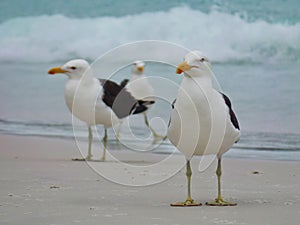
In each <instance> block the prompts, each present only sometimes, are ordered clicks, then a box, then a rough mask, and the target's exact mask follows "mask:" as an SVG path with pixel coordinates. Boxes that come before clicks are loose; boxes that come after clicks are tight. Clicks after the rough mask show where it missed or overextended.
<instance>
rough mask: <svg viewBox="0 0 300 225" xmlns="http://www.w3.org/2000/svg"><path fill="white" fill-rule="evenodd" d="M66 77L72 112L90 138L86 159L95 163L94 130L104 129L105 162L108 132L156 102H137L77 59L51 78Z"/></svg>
mask: <svg viewBox="0 0 300 225" xmlns="http://www.w3.org/2000/svg"><path fill="white" fill-rule="evenodd" d="M59 73H61V74H65V75H67V77H68V81H67V83H66V85H65V101H66V105H67V106H68V109H69V110H70V112H71V113H72V114H73V115H74V116H76V117H77V118H78V119H79V120H81V121H83V122H85V123H86V125H87V127H88V131H89V135H88V140H89V143H88V155H87V157H86V158H84V159H75V160H92V151H91V148H92V140H93V133H92V128H91V127H92V126H93V125H97V124H102V125H103V126H104V137H103V145H104V149H103V154H102V158H101V161H105V158H106V147H107V128H109V127H112V126H114V125H115V124H118V123H119V120H120V119H123V118H125V117H127V116H129V115H130V114H132V113H134V112H135V111H139V110H141V108H144V107H146V105H148V104H153V103H154V102H152V101H142V100H137V99H135V98H134V97H133V96H132V95H131V94H130V93H129V92H128V91H126V89H124V88H123V86H121V85H118V84H116V83H115V82H113V81H111V80H105V79H97V78H95V77H94V76H93V71H92V68H91V67H90V65H89V63H88V62H87V61H86V60H83V59H75V60H71V61H69V62H67V63H66V64H64V65H63V66H61V67H56V68H52V69H50V70H49V71H48V74H52V75H53V74H59Z"/></svg>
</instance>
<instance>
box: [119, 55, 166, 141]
mask: <svg viewBox="0 0 300 225" xmlns="http://www.w3.org/2000/svg"><path fill="white" fill-rule="evenodd" d="M144 68H145V63H144V62H143V61H140V60H137V61H134V62H133V63H132V66H131V79H130V80H128V79H125V80H123V81H122V83H121V85H122V86H126V89H127V91H129V92H130V93H131V94H132V96H133V97H135V98H136V99H140V100H144V101H152V102H155V94H154V89H153V87H152V86H151V84H150V83H149V80H148V78H147V77H146V76H145V74H144V73H143V72H144ZM150 108H151V105H150V104H148V105H145V107H144V108H142V107H141V108H140V110H136V111H135V112H134V113H133V114H143V115H144V121H145V124H146V126H147V127H148V128H149V129H150V130H151V132H152V135H153V137H154V138H163V139H165V138H166V137H165V136H161V135H159V134H158V133H157V132H156V131H155V130H154V129H153V128H152V127H151V126H150V123H149V120H148V116H147V113H148V110H149V109H150Z"/></svg>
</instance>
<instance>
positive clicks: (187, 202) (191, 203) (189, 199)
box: [171, 160, 201, 207]
mask: <svg viewBox="0 0 300 225" xmlns="http://www.w3.org/2000/svg"><path fill="white" fill-rule="evenodd" d="M186 177H187V182H188V187H187V188H188V189H187V198H186V200H185V201H184V202H177V203H173V204H171V206H181V207H186V206H200V205H201V203H198V202H195V201H194V200H193V199H192V197H191V178H192V170H191V165H190V160H187V162H186Z"/></svg>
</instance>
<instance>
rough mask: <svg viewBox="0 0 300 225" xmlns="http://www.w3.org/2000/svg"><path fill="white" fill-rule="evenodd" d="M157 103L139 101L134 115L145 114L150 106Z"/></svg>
mask: <svg viewBox="0 0 300 225" xmlns="http://www.w3.org/2000/svg"><path fill="white" fill-rule="evenodd" d="M154 103H155V101H144V100H138V102H137V104H136V107H135V109H134V110H133V113H132V114H139V113H142V112H145V111H146V110H147V109H148V107H147V106H149V105H153V104H154Z"/></svg>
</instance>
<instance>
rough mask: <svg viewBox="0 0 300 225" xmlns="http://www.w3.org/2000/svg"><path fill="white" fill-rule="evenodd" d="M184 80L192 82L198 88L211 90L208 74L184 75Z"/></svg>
mask: <svg viewBox="0 0 300 225" xmlns="http://www.w3.org/2000/svg"><path fill="white" fill-rule="evenodd" d="M184 80H185V81H186V82H188V83H189V82H193V83H195V84H197V86H199V88H201V89H203V90H211V89H212V80H211V77H210V76H207V75H206V76H189V75H186V74H185V75H184Z"/></svg>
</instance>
